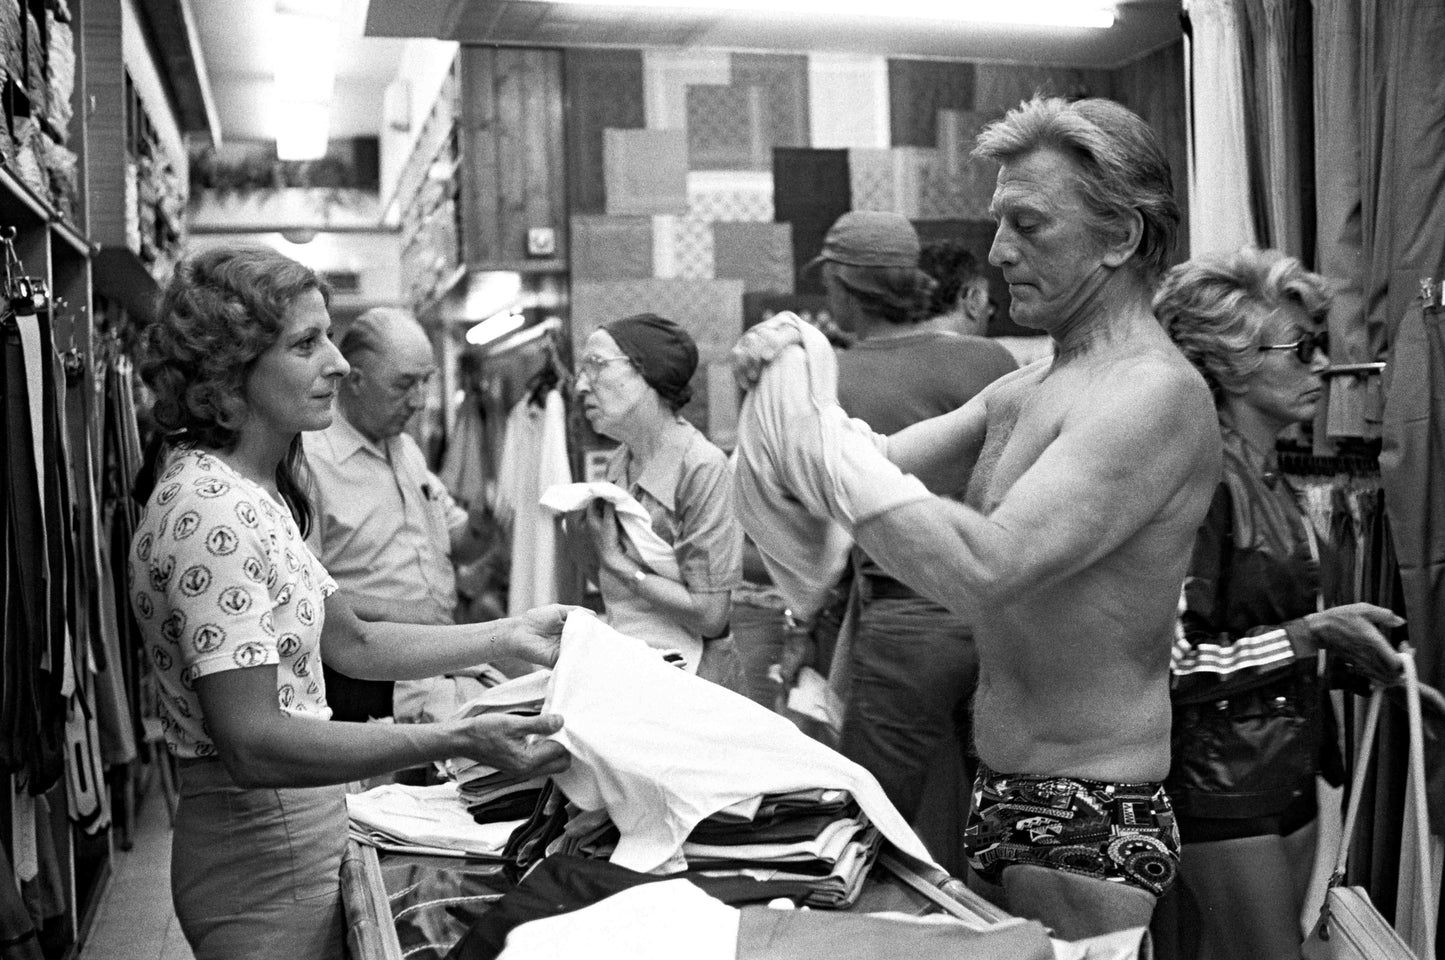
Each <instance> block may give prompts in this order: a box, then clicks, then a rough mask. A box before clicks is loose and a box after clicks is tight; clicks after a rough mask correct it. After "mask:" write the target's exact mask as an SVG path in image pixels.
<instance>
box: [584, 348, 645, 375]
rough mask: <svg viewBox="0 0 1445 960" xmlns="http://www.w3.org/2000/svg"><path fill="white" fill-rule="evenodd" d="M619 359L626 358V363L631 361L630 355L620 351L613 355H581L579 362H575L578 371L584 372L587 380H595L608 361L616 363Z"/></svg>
mask: <svg viewBox="0 0 1445 960" xmlns="http://www.w3.org/2000/svg"><path fill="white" fill-rule="evenodd" d="M619 360H626V361H627V362H628V363H631V362H632V358H631V357H629V356H625V355H623V354H620V353H619V354H618V355H617V356H615V357H583V358H582V360H581V362H579V363H578V364H577V369H578V371H579V372H580V373H583V374H585V375H586V376H587V379H588V380H596V379H597V377H598V376H600V375H601V373H602V370H603V368H605V367H606V366H607V365H608V364H609V363H616V362H617V361H619Z"/></svg>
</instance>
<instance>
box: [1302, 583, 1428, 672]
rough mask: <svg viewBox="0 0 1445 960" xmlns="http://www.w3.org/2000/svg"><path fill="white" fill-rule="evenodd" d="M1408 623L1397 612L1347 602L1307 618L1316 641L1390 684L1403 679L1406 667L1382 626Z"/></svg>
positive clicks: (1387, 627) (1311, 633) (1388, 626)
mask: <svg viewBox="0 0 1445 960" xmlns="http://www.w3.org/2000/svg"><path fill="white" fill-rule="evenodd" d="M1404 622H1405V619H1404V618H1403V617H1400V616H1397V615H1396V614H1395V613H1394V612H1393V611H1390V610H1386V609H1385V608H1384V607H1377V606H1375V605H1374V604H1372V603H1347V604H1344V605H1342V606H1338V607H1331V608H1329V609H1328V610H1322V611H1320V612H1319V613H1311V614H1309V615H1308V616H1306V617H1305V618H1304V624H1305V626H1306V627H1308V628H1309V631H1310V637H1311V639H1313V640H1314V641H1315V643H1317V644H1319V645H1320V646H1321V647H1324V648H1325V649H1326V650H1329V651H1330V652H1332V653H1337V654H1339V655H1340V656H1341V657H1344V658H1345V659H1346V660H1349V661H1350V662H1351V663H1353V664H1354V667H1355V671H1356V672H1357V673H1359V674H1361V675H1363V676H1365V677H1368V678H1370V679H1371V680H1374V681H1375V682H1377V683H1383V684H1386V685H1387V686H1388V685H1394V684H1396V683H1399V682H1400V680H1401V677H1402V676H1403V673H1404V668H1403V667H1401V666H1400V656H1399V654H1398V653H1396V651H1395V648H1394V647H1392V646H1390V641H1388V640H1386V639H1385V635H1384V633H1382V632H1381V628H1385V629H1389V628H1391V627H1398V626H1401V625H1402V624H1404Z"/></svg>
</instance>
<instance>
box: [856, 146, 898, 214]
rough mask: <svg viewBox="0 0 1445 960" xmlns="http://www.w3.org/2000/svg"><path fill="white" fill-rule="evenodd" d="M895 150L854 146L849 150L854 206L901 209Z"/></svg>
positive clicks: (875, 208)
mask: <svg viewBox="0 0 1445 960" xmlns="http://www.w3.org/2000/svg"><path fill="white" fill-rule="evenodd" d="M893 168H894V160H893V151H892V150H888V149H876V148H855V149H852V150H849V151H848V182H849V185H850V187H851V188H852V190H853V209H854V210H882V211H885V212H891V211H894V210H897V209H898V181H897V178H896V177H895V176H894V171H893Z"/></svg>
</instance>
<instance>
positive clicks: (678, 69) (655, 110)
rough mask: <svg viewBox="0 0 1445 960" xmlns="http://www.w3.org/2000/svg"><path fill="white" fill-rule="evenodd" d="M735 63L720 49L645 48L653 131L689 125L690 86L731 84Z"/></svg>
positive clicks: (645, 79) (649, 120)
mask: <svg viewBox="0 0 1445 960" xmlns="http://www.w3.org/2000/svg"><path fill="white" fill-rule="evenodd" d="M731 67H732V64H731V61H730V60H729V59H728V55H727V54H726V53H724V52H722V51H720V50H696V49H688V50H682V49H679V50H663V49H648V50H644V51H642V75H643V83H644V96H645V98H646V99H645V102H646V112H647V129H649V130H685V129H686V128H687V88H688V87H690V86H694V85H704V84H706V85H712V86H724V87H725V86H727V85H728V84H730V83H732V69H731Z"/></svg>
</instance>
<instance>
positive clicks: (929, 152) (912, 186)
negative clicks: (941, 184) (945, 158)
mask: <svg viewBox="0 0 1445 960" xmlns="http://www.w3.org/2000/svg"><path fill="white" fill-rule="evenodd" d="M892 154H893V185H894V186H893V189H894V191H895V193H894V196H895V198H896V199H897V202H898V206H897V208H896V209H897V212H898V213H901V214H903V215H904V216H905V217H907V218H908V219H910V220H918V219H922V218H923V211H924V201H925V198H926V199H928V200H933V201H935V202H936V197H937V192H936V187H934V186H933V185H932V184H931V182H930V181H931V180H932V179H933V177H934V170H935V168H937V167H938V166H939V163H940V161H939V156H938V148H937V147H894V148H893V150H892ZM934 216H936V214H930V216H929V219H932V218H933V217H934Z"/></svg>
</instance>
